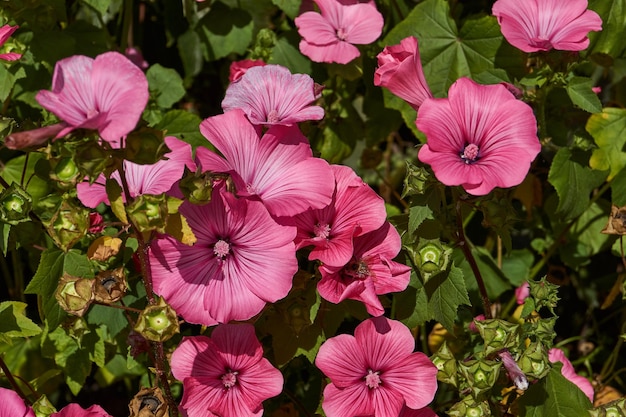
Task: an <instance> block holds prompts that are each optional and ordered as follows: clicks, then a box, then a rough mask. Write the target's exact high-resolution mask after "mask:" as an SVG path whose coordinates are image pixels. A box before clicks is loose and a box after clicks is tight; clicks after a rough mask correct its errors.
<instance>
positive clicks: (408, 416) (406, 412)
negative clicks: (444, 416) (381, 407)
mask: <svg viewBox="0 0 626 417" xmlns="http://www.w3.org/2000/svg"><path fill="white" fill-rule="evenodd" d="M398 417H437V413H435V412H434V411H433V410H431V409H430V408H428V407H424V408H420V409H419V410H414V409H412V408H409V407H407V406H406V405H405V406H404V407H402V411H400V415H399V416H398Z"/></svg>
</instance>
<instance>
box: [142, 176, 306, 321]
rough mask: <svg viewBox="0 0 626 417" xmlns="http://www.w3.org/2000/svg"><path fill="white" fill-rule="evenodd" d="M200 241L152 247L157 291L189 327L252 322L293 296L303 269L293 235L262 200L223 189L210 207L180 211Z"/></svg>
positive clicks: (161, 241)
mask: <svg viewBox="0 0 626 417" xmlns="http://www.w3.org/2000/svg"><path fill="white" fill-rule="evenodd" d="M179 210H180V212H181V213H182V214H183V215H184V216H185V218H186V219H187V222H188V223H189V227H191V230H192V231H193V233H194V234H195V236H196V238H197V239H198V240H197V242H196V243H195V244H194V245H193V246H187V245H184V244H182V243H180V242H178V241H177V240H175V239H174V238H171V237H164V238H162V239H158V240H157V241H155V242H153V243H152V247H151V252H150V255H151V256H150V266H151V270H152V280H153V285H154V291H155V292H156V293H157V294H159V295H161V296H163V297H164V298H165V300H166V301H167V302H168V303H169V304H170V305H171V306H172V307H174V309H176V312H177V313H178V314H180V315H181V316H182V317H183V318H184V319H185V320H186V321H188V322H191V323H198V324H204V325H207V326H211V325H214V324H216V323H227V322H229V321H231V320H247V319H249V318H251V317H252V316H254V315H255V314H257V313H259V312H260V311H261V310H262V309H263V307H264V306H265V303H266V302H270V303H273V302H275V301H277V300H279V299H281V298H283V297H285V296H286V295H287V293H288V292H289V290H290V289H291V279H292V278H293V275H294V274H295V272H296V271H297V270H298V264H297V261H296V255H295V253H296V250H295V247H294V243H293V239H294V237H295V233H296V231H295V228H293V227H288V226H281V225H279V224H278V223H276V222H275V221H274V220H273V219H272V217H271V216H270V214H269V212H268V211H267V209H266V208H265V206H263V204H262V203H261V202H259V201H253V200H248V199H236V198H235V196H233V195H232V194H230V193H228V192H226V191H225V190H224V188H223V187H221V186H218V187H217V188H215V189H214V190H213V195H212V198H211V202H210V203H209V204H207V205H204V206H196V205H193V204H191V203H188V202H185V203H183V204H182V206H181V207H180V209H179Z"/></svg>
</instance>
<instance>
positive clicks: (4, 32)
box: [0, 25, 22, 61]
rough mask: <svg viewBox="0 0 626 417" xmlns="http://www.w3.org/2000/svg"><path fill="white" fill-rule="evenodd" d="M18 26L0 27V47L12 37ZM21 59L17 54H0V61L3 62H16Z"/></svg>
mask: <svg viewBox="0 0 626 417" xmlns="http://www.w3.org/2000/svg"><path fill="white" fill-rule="evenodd" d="M18 28H19V26H9V25H4V26H2V27H0V46H2V45H4V44H5V42H6V41H7V40H8V39H9V38H10V37H11V35H13V32H15V31H16V30H17V29H18ZM21 57H22V54H18V53H16V52H8V53H6V54H0V59H3V60H5V61H16V60H18V59H20V58H21Z"/></svg>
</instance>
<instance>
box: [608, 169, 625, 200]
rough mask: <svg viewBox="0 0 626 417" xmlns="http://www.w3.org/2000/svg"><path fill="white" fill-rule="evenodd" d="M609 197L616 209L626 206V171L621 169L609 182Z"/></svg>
mask: <svg viewBox="0 0 626 417" xmlns="http://www.w3.org/2000/svg"><path fill="white" fill-rule="evenodd" d="M611 197H612V199H613V204H615V205H616V206H618V207H622V206H626V169H622V170H621V171H620V172H619V173H618V174H617V175H615V177H613V181H612V182H611Z"/></svg>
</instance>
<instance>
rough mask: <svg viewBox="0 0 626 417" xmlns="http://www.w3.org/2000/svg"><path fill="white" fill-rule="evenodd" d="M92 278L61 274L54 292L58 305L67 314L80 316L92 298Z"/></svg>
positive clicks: (87, 307)
mask: <svg viewBox="0 0 626 417" xmlns="http://www.w3.org/2000/svg"><path fill="white" fill-rule="evenodd" d="M93 286H94V280H92V279H87V278H80V277H75V276H72V275H69V274H67V273H66V274H63V276H62V277H61V280H60V281H59V285H58V286H57V290H56V292H55V294H54V296H55V298H56V299H57V301H58V302H59V306H61V308H62V309H63V310H65V311H67V312H68V313H69V314H72V315H74V316H78V317H82V316H83V315H84V314H85V312H86V311H87V309H89V306H90V305H91V302H92V301H93V300H94V293H93Z"/></svg>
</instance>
